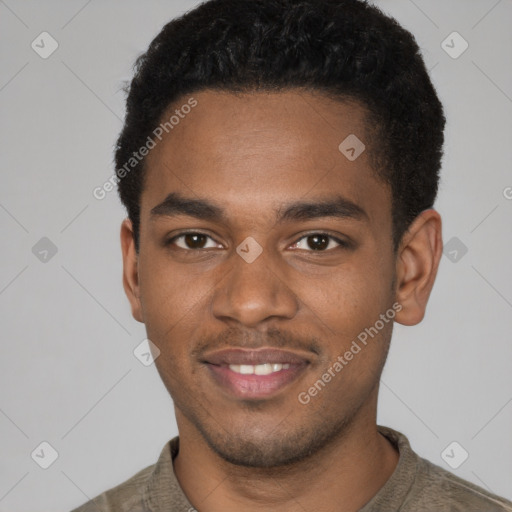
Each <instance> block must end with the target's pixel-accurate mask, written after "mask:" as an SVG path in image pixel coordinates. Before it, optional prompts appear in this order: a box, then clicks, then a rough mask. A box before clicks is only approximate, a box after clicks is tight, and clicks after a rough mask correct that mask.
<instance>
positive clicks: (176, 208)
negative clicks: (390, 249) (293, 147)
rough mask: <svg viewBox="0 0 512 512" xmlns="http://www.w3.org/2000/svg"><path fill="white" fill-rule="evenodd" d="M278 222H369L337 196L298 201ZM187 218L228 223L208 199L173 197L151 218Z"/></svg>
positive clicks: (279, 212)
mask: <svg viewBox="0 0 512 512" xmlns="http://www.w3.org/2000/svg"><path fill="white" fill-rule="evenodd" d="M274 214H275V216H276V222H278V223H282V222H292V221H306V220H314V219H318V218H324V217H333V218H339V219H355V220H366V221H369V216H368V214H367V213H366V211H365V210H364V209H363V208H362V207H361V206H359V205H357V204H356V203H354V202H352V201H350V200H349V199H347V198H345V197H343V196H340V195H337V196H334V197H328V198H325V199H321V200H317V201H295V202H292V203H286V204H284V205H282V206H281V207H279V208H277V209H275V210H274ZM176 216H187V217H194V218H196V219H200V220H207V221H212V222H218V223H227V220H228V219H227V216H226V212H225V210H224V209H223V208H222V207H220V206H218V205H217V204H214V203H212V202H211V201H209V200H208V199H195V198H191V197H185V196H184V195H182V194H180V193H178V192H172V193H170V194H169V195H168V196H167V197H166V198H165V199H164V200H163V201H162V202H161V203H160V204H158V205H157V206H155V207H154V208H152V209H151V212H150V218H151V219H156V218H159V217H176Z"/></svg>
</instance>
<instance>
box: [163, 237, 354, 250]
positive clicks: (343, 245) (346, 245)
mask: <svg viewBox="0 0 512 512" xmlns="http://www.w3.org/2000/svg"><path fill="white" fill-rule="evenodd" d="M187 235H203V236H206V237H208V238H210V239H211V240H213V241H214V242H215V243H218V242H216V241H215V240H214V239H213V238H212V237H211V236H210V235H207V234H206V233H201V232H200V231H184V232H182V233H178V234H177V235H175V236H173V237H172V238H170V239H169V240H167V241H166V242H165V243H164V245H165V246H166V247H168V246H171V245H173V244H174V242H175V241H176V240H178V239H179V238H182V237H184V236H187ZM314 235H325V236H327V238H329V239H330V240H334V241H335V242H336V243H337V244H339V248H342V249H348V248H349V247H350V243H349V242H346V241H344V240H341V239H339V238H337V237H335V236H333V235H330V234H329V233H325V232H323V231H315V232H312V233H308V234H306V235H303V236H301V237H300V238H299V239H298V240H297V241H296V242H294V243H293V244H292V245H296V244H297V243H299V242H300V241H301V240H304V239H305V238H308V237H310V236H314ZM178 249H181V250H183V251H186V252H198V251H205V250H206V249H190V248H187V249H184V248H183V247H178ZM334 249H336V247H335V248H334ZM294 250H304V249H294ZM332 250H333V249H323V250H319V251H314V250H312V249H311V250H306V252H311V253H316V254H318V253H323V252H324V253H326V252H327V253H328V252H330V251H332Z"/></svg>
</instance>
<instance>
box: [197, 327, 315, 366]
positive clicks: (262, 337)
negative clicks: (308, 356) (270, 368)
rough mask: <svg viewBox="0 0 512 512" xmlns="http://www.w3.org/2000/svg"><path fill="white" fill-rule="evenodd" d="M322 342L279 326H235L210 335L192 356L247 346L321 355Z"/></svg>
mask: <svg viewBox="0 0 512 512" xmlns="http://www.w3.org/2000/svg"><path fill="white" fill-rule="evenodd" d="M321 346H322V345H321V343H320V341H319V340H318V338H317V337H315V336H311V337H305V336H302V335H296V334H291V333H289V332H286V331H281V330H279V329H277V328H272V329H267V330H266V331H264V332H261V331H247V330H243V329H237V328H235V327H231V328H228V329H226V330H224V331H222V332H220V333H218V334H216V335H214V336H208V337H207V338H204V339H203V340H202V341H200V342H199V343H198V344H197V345H196V346H195V347H194V348H193V349H192V356H194V357H195V358H200V357H201V356H202V354H204V353H205V352H208V351H212V350H215V349H219V350H220V349H227V348H245V349H252V350H257V349H259V348H262V347H269V348H279V349H289V350H303V351H309V352H312V353H314V354H315V355H320V354H321V352H322V348H321Z"/></svg>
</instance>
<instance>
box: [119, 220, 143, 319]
mask: <svg viewBox="0 0 512 512" xmlns="http://www.w3.org/2000/svg"><path fill="white" fill-rule="evenodd" d="M121 250H122V252H123V287H124V291H125V293H126V296H127V297H128V300H129V301H130V305H131V308H132V316H133V318H135V320H138V321H139V322H142V323H144V318H143V314H142V305H141V302H140V290H139V272H138V268H137V261H138V255H137V253H136V251H135V242H134V238H133V227H132V222H131V220H130V219H125V220H124V221H123V223H122V224H121Z"/></svg>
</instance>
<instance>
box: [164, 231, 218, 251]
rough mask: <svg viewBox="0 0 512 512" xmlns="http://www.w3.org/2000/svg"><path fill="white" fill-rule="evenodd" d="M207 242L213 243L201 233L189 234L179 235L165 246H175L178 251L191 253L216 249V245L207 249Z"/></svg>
mask: <svg viewBox="0 0 512 512" xmlns="http://www.w3.org/2000/svg"><path fill="white" fill-rule="evenodd" d="M208 240H211V241H212V242H213V239H212V238H211V237H210V236H208V235H205V234H203V233H195V232H189V233H181V234H180V235H177V236H175V237H173V238H171V239H170V240H168V241H167V242H166V243H165V245H166V246H170V245H176V246H177V247H179V248H180V249H184V250H191V251H192V250H200V249H211V248H216V247H217V244H216V243H214V244H213V245H210V246H209V247H208V246H207V244H208Z"/></svg>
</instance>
